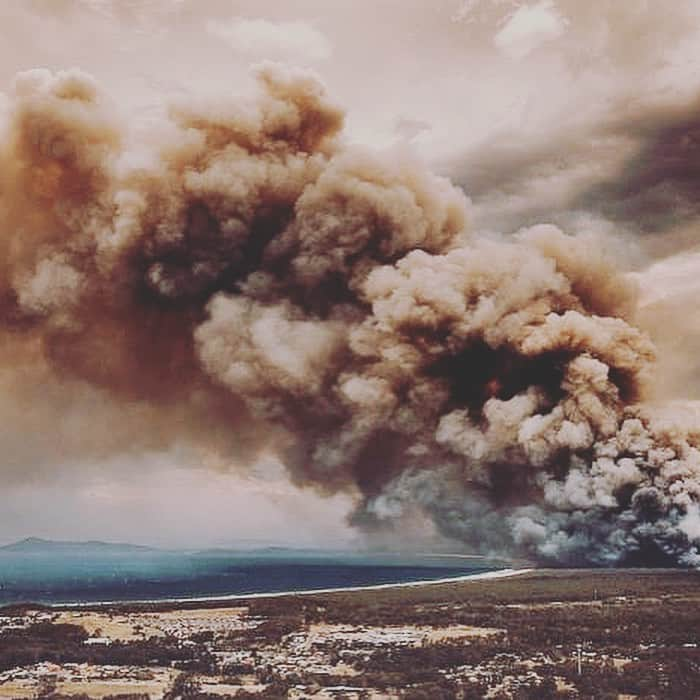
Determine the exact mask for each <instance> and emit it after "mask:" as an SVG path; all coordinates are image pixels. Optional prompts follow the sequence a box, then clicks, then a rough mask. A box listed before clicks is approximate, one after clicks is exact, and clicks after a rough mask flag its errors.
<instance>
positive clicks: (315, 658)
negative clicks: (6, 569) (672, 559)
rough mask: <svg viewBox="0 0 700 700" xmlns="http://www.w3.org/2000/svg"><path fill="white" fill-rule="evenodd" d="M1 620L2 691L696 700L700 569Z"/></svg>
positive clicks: (532, 576) (544, 576) (548, 574)
mask: <svg viewBox="0 0 700 700" xmlns="http://www.w3.org/2000/svg"><path fill="white" fill-rule="evenodd" d="M3 612H4V615H5V617H4V618H0V672H1V673H0V697H12V694H11V693H10V694H9V695H8V692H9V691H11V690H16V689H18V688H19V687H21V688H22V689H23V693H22V694H23V695H25V696H27V695H31V694H32V693H33V694H34V695H36V693H37V692H38V690H39V689H41V688H43V689H44V690H45V691H46V690H47V689H48V690H49V691H51V692H54V693H58V694H59V695H62V696H69V695H73V696H77V695H78V694H80V693H82V694H87V695H88V696H90V697H99V696H104V695H105V694H106V693H105V691H104V689H105V688H106V687H111V688H113V689H115V690H116V689H117V687H120V690H119V692H120V693H122V694H123V693H124V692H126V690H127V689H128V688H132V689H133V690H134V693H136V692H138V693H145V694H146V695H147V696H148V697H153V698H159V697H169V698H170V697H174V696H175V695H179V696H182V697H204V698H206V697H211V698H213V697H216V698H221V697H239V698H252V697H257V698H307V697H308V698H314V697H315V698H358V699H359V698H413V699H414V700H417V699H418V698H425V699H426V700H428V699H430V700H432V699H434V698H460V697H462V698H481V697H490V698H554V697H557V698H591V697H592V698H616V699H619V700H622V699H623V698H626V699H631V698H648V699H651V698H681V699H683V698H698V697H700V574H699V573H696V572H691V571H679V570H593V571H591V570H537V571H530V572H527V573H523V574H521V575H519V576H516V577H512V578H504V579H493V580H478V579H477V580H472V581H458V582H450V583H438V584H435V585H430V586H406V587H396V588H383V589H378V590H377V589H375V590H362V591H352V592H347V591H343V592H335V593H324V594H318V595H293V596H287V597H270V598H251V599H249V600H237V601H236V602H235V607H234V606H232V605H231V606H229V607H227V606H226V605H224V604H222V603H221V602H218V603H217V602H202V601H193V602H191V603H187V604H180V605H174V604H157V605H155V604H147V605H118V606H116V605H115V606H107V607H104V606H101V607H95V608H93V609H85V608H81V609H75V610H67V609H62V610H60V611H58V610H40V609H32V608H27V609H25V608H14V609H5V610H4V611H3ZM98 633H99V635H101V636H99V635H98ZM81 664H83V665H82V666H81ZM115 668H116V669H117V671H116V672H115V671H114V670H113V669H115ZM100 669H102V670H100ZM163 669H171V672H172V676H164V675H163ZM149 674H150V675H149ZM120 683H121V686H120V685H119V684H120ZM18 684H19V685H18ZM52 684H53V685H52ZM121 688H123V689H124V690H121ZM137 688H138V689H139V690H138V691H137V690H136V689H137ZM134 693H132V696H133V695H134ZM44 694H45V695H46V694H47V693H46V692H45V693H44ZM49 694H50V693H49ZM111 694H118V693H116V692H115V693H111Z"/></svg>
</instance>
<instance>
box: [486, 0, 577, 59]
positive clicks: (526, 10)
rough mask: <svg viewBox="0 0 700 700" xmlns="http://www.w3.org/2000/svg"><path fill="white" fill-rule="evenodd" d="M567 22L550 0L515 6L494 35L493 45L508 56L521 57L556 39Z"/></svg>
mask: <svg viewBox="0 0 700 700" xmlns="http://www.w3.org/2000/svg"><path fill="white" fill-rule="evenodd" d="M566 26H567V21H566V20H565V19H564V17H562V16H561V15H560V14H559V12H558V11H557V10H556V8H555V7H554V4H553V3H552V2H551V0H543V1H542V2H538V3H537V4H536V5H529V6H528V5H523V6H522V7H519V8H518V9H517V10H516V11H515V12H514V13H513V14H512V15H511V16H510V18H509V19H508V21H507V22H506V24H505V26H504V27H503V28H502V29H501V30H500V31H499V32H498V34H496V36H495V37H494V43H495V45H496V47H497V48H498V49H499V50H501V51H503V53H505V54H506V55H507V56H510V57H511V58H516V59H518V58H525V56H527V55H528V54H529V53H531V52H532V51H534V50H535V49H536V48H538V47H539V46H542V44H545V43H547V42H548V41H552V40H553V39H558V38H559V37H560V36H561V35H562V34H563V33H564V32H565V31H566Z"/></svg>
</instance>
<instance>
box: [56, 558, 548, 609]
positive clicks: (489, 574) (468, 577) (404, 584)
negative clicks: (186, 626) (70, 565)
mask: <svg viewBox="0 0 700 700" xmlns="http://www.w3.org/2000/svg"><path fill="white" fill-rule="evenodd" d="M533 571H536V569H534V568H522V569H512V568H509V569H497V570H495V571H482V572H479V573H476V574H464V575H462V576H448V577H446V578H435V579H425V580H422V581H400V582H398V583H376V584H370V585H367V586H344V587H339V588H314V589H308V590H291V591H276V592H272V593H232V594H229V595H222V596H221V595H217V596H190V597H178V598H156V599H140V600H139V599H135V600H104V601H97V602H95V601H91V602H75V603H52V604H48V605H46V607H49V608H52V609H57V610H70V609H76V608H101V607H113V606H122V605H160V604H165V605H177V604H189V603H198V602H201V603H226V602H228V601H235V600H251V599H262V598H284V597H287V596H307V595H321V594H329V593H351V592H353V591H380V590H387V589H393V588H411V587H423V586H431V585H439V584H445V583H460V582H465V581H483V580H489V579H502V578H511V577H513V576H520V575H522V574H527V573H531V572H533Z"/></svg>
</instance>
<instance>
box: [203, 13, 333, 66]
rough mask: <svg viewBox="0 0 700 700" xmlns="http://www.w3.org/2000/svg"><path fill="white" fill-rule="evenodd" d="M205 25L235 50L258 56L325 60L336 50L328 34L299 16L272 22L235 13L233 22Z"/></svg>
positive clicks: (210, 22)
mask: <svg viewBox="0 0 700 700" xmlns="http://www.w3.org/2000/svg"><path fill="white" fill-rule="evenodd" d="M206 27H207V31H209V32H210V33H211V34H213V35H214V36H216V37H219V38H220V39H223V40H224V41H225V42H227V43H228V44H229V45H230V46H231V48H232V49H233V50H234V51H236V52H239V53H242V54H248V55H250V56H255V57H259V58H263V57H264V58H294V59H297V60H300V59H301V60H306V61H323V60H325V59H327V58H329V57H330V56H331V54H332V53H333V47H332V45H331V43H330V41H329V40H328V39H327V38H326V36H324V35H323V34H322V33H321V32H320V31H318V29H316V28H315V27H313V26H312V25H311V24H309V23H308V22H304V21H300V20H296V21H293V22H271V21H269V20H266V19H245V18H243V17H236V18H234V19H233V20H231V21H230V22H215V21H209V22H207V24H206Z"/></svg>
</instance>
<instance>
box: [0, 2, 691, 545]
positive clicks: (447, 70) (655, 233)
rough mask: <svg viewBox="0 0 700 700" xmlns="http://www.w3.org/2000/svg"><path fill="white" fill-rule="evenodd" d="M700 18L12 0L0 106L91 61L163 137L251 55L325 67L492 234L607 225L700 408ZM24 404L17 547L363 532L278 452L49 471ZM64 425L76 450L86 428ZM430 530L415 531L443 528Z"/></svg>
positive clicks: (12, 475) (493, 9)
mask: <svg viewBox="0 0 700 700" xmlns="http://www.w3.org/2000/svg"><path fill="white" fill-rule="evenodd" d="M698 20H700V2H695V1H694V0H678V2H674V3H671V4H666V3H659V2H652V0H626V1H625V2H620V1H619V0H592V1H591V2H586V3H582V2H580V1H577V0H434V1H428V0H371V1H370V0H352V1H349V0H333V1H332V2H329V1H328V0H297V1H295V2H293V3H290V2H284V1H283V0H255V2H253V1H246V0H172V1H171V2H166V1H165V0H162V1H160V0H5V1H4V2H3V3H1V4H0V26H2V27H3V41H2V44H1V45H0V113H2V111H3V110H5V109H7V110H9V105H10V100H11V98H10V97H9V95H10V92H11V89H12V83H13V80H14V76H15V75H16V74H17V73H18V72H19V71H24V70H27V69H30V68H36V67H40V68H48V69H51V70H58V69H64V68H72V67H77V68H80V69H82V70H84V71H86V72H88V73H89V74H91V75H92V76H93V77H94V78H95V80H96V81H97V83H98V84H100V85H101V86H102V87H103V88H104V90H105V91H106V92H107V93H109V95H110V96H111V97H112V99H113V102H114V109H115V110H116V111H117V112H118V113H119V114H120V115H121V117H122V118H126V119H127V120H128V122H129V124H130V127H131V128H132V129H133V131H134V132H135V133H138V132H140V131H142V132H144V133H147V132H148V129H149V128H150V127H152V125H153V124H154V123H157V121H158V119H159V117H160V115H161V114H162V113H163V112H164V111H165V110H167V106H168V105H169V104H171V103H175V104H182V103H183V102H184V103H190V102H196V101H197V100H200V99H202V100H205V99H211V98H212V97H214V98H217V97H221V96H222V95H223V96H232V95H238V94H241V93H243V94H245V93H249V92H250V91H251V90H252V85H253V81H252V79H251V77H250V66H251V64H256V63H258V62H260V61H264V60H274V61H278V62H282V63H285V64H291V65H299V66H303V67H307V68H310V69H312V70H313V71H314V72H316V73H317V74H318V75H319V76H320V78H321V80H322V81H323V83H324V84H325V85H326V88H327V91H328V93H329V95H331V97H332V99H333V100H334V101H335V102H336V103H337V104H339V105H341V106H342V108H343V109H344V110H346V113H347V117H346V126H345V132H344V134H345V135H344V137H343V138H344V139H346V140H347V141H348V142H349V143H357V144H363V145H364V146H367V147H369V148H373V149H378V150H380V151H388V152H393V151H397V152H398V151H400V152H402V153H403V152H410V153H411V154H412V156H411V157H413V158H416V159H418V160H420V161H422V162H424V163H425V164H426V165H427V166H428V167H430V168H431V169H433V170H434V171H436V172H437V173H439V174H441V175H444V176H447V177H449V178H450V179H451V180H452V181H453V182H454V183H455V184H456V185H457V186H459V187H460V188H462V189H463V190H464V192H465V194H466V196H467V197H468V205H469V216H470V220H471V226H472V228H473V230H475V231H476V232H477V233H479V234H480V235H483V236H486V237H488V236H491V235H511V234H514V233H516V232H518V231H520V230H521V229H523V228H525V227H530V226H534V225H536V224H542V223H544V224H554V225H556V226H559V227H561V228H562V229H564V230H566V231H567V232H570V233H574V234H581V235H584V234H586V233H588V232H593V233H602V234H604V235H605V237H606V238H605V240H606V244H607V245H608V246H609V247H610V250H611V255H615V256H616V257H618V258H620V259H622V260H624V261H625V264H626V265H627V266H628V268H629V274H630V275H631V276H632V277H634V278H635V279H637V280H638V281H639V284H640V288H641V295H642V296H641V298H642V303H641V306H640V310H639V323H641V324H642V325H646V327H648V328H650V329H651V330H652V331H653V328H654V326H655V324H656V323H657V322H658V319H659V318H663V319H664V322H665V324H667V325H666V327H665V328H666V330H665V332H664V334H663V335H662V336H659V337H655V338H654V340H655V341H656V342H657V344H658V346H659V347H660V348H661V352H660V353H659V354H660V356H661V361H660V363H659V366H658V372H659V373H660V375H661V376H663V377H665V378H666V381H665V382H664V383H663V386H664V387H665V390H666V391H667V393H668V395H673V394H674V392H675V391H677V390H679V389H680V388H682V389H683V391H684V392H685V393H684V398H691V399H699V400H700V381H698V377H699V376H700V375H699V374H698V369H699V368H698V366H697V364H696V362H697V361H695V362H694V361H693V359H692V358H693V357H695V354H696V350H697V349H700V330H698V329H700V323H693V320H695V318H696V316H697V314H698V312H697V311H696V310H695V308H694V304H693V303H692V300H693V299H694V298H695V295H696V290H697V285H698V282H697V279H698V276H697V274H696V272H697V266H698V265H700V249H698V248H697V240H696V239H697V237H696V233H695V232H696V227H697V225H698V217H699V216H700V206H699V205H698V201H699V199H698V171H697V168H698V167H699V166H698V165H697V164H698V163H700V116H699V115H700V52H698V51H697V46H698V41H700V21H698ZM698 320H700V319H698ZM666 349H669V352H668V353H666V352H665V350H666ZM671 349H672V350H673V351H674V353H677V352H682V355H681V356H682V357H683V358H684V369H683V371H680V372H679V371H678V366H677V365H678V357H679V355H678V354H673V353H670V350H671ZM664 358H669V359H668V360H665V359H664ZM686 360H687V361H686ZM662 393H663V392H662ZM66 400H67V402H68V406H67V413H68V414H70V401H71V398H70V397H68V398H67V399H66ZM22 401H25V399H24V398H23V399H22ZM26 401H27V403H23V404H22V405H21V406H20V400H19V399H18V400H17V401H16V402H15V403H14V405H13V408H12V409H9V408H6V407H3V409H2V410H3V411H4V412H5V415H4V418H3V420H4V421H5V428H4V429H0V436H2V439H3V440H4V441H5V444H6V445H7V446H8V447H7V449H8V452H10V451H11V452H12V454H13V455H15V453H16V456H13V458H12V467H11V468H10V469H8V470H7V471H8V474H7V476H6V478H5V483H4V485H3V501H4V503H3V507H2V509H0V541H7V542H9V541H12V540H14V539H18V538H21V537H26V536H30V535H31V536H41V537H52V538H56V539H87V538H89V539H105V540H117V541H131V542H137V543H142V542H143V543H147V544H157V545H161V546H187V547H192V546H210V545H230V544H235V543H239V542H247V543H250V542H254V543H279V544H285V545H297V546H342V547H347V546H362V545H363V544H366V541H365V539H364V535H362V534H361V533H360V532H358V530H357V529H356V528H353V527H352V526H351V525H350V524H348V521H347V519H348V518H349V517H350V514H351V512H352V510H353V507H354V503H355V500H356V496H355V495H354V494H352V493H341V494H336V495H333V496H327V495H323V494H319V493H318V491H317V490H315V489H307V488H302V487H298V486H295V485H294V484H293V483H292V482H291V481H290V480H289V479H288V478H287V477H286V475H285V470H284V467H283V466H282V465H281V464H280V463H279V462H278V461H277V459H276V458H275V457H274V456H272V455H262V456H259V457H258V458H256V460H254V462H253V463H252V464H247V465H245V468H231V467H230V465H227V464H226V463H221V461H220V460H219V459H218V458H216V459H215V458H211V459H208V458H207V456H206V455H205V456H203V455H202V454H201V453H199V452H196V451H195V452H192V451H191V450H189V449H186V448H181V446H169V447H167V448H163V447H160V446H159V447H158V448H157V449H152V450H145V451H141V452H136V453H130V454H125V455H116V456H115V455H109V456H102V457H99V456H96V457H95V458H93V459H91V462H90V465H89V468H83V467H81V468H76V469H73V468H72V465H71V458H70V450H67V451H66V452H67V454H68V456H67V457H65V456H62V454H61V451H60V449H59V450H58V452H57V453H56V457H55V459H53V460H50V464H48V465H47V464H44V462H45V461H46V460H45V459H43V457H42V459H40V458H39V457H38V453H39V452H42V454H44V453H45V451H46V450H48V449H54V448H53V447H51V446H52V445H54V443H52V442H51V440H49V439H45V438H44V437H43V436H39V435H37V434H36V432H35V427H34V426H33V423H32V421H31V419H30V418H31V415H29V414H32V415H33V414H38V413H41V411H42V410H43V409H42V408H41V406H40V404H41V402H42V397H41V395H37V396H34V398H33V399H32V400H29V399H26ZM15 413H16V414H17V415H19V414H21V417H22V420H19V419H18V418H17V415H15ZM28 416H29V417H28ZM105 420H106V421H107V419H105ZM110 420H114V421H119V420H120V418H119V415H118V414H116V415H113V416H112V417H111V418H110ZM103 428H104V430H105V431H106V432H109V431H110V423H109V421H107V422H106V423H105V425H104V426H103ZM75 429H78V428H75ZM56 430H57V431H58V434H59V437H58V438H57V444H58V445H59V447H60V445H61V444H62V442H61V441H64V440H70V431H71V427H70V423H69V422H68V423H66V424H65V425H63V426H62V427H60V428H59V427H56ZM66 436H67V437H66ZM43 442H46V443H47V445H48V447H46V449H44V448H43V447H39V446H40V445H42V444H43ZM20 443H21V444H23V445H24V447H23V448H22V449H19V448H18V447H16V445H18V444H20ZM10 445H11V447H10ZM25 447H26V449H25ZM35 448H36V449H35ZM40 461H41V462H42V464H39V462H40ZM415 527H416V531H415V532H414V531H411V532H410V533H409V534H410V536H411V541H412V542H413V543H414V544H415V543H420V544H421V545H422V544H423V543H424V542H433V539H434V538H435V537H436V535H435V532H434V529H433V528H432V526H430V525H428V524H427V523H426V522H424V521H420V522H419V523H417V524H416V526H415ZM418 531H420V533H419V532H418ZM399 540H400V538H399Z"/></svg>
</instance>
